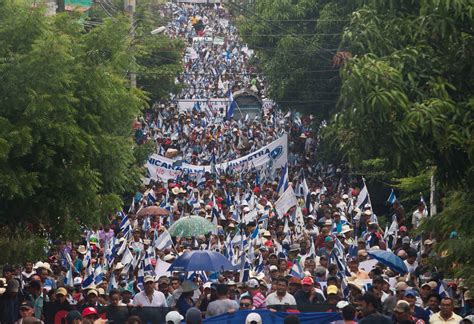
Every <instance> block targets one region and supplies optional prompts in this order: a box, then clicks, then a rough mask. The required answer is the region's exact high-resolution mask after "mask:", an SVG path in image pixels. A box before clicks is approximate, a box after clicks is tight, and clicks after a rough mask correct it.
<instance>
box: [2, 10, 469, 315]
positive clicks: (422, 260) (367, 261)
mask: <svg viewBox="0 0 474 324" xmlns="http://www.w3.org/2000/svg"><path fill="white" fill-rule="evenodd" d="M170 8H171V9H172V11H173V17H174V19H173V21H172V23H170V25H169V26H168V33H169V34H170V35H172V36H176V37H183V38H185V39H187V40H188V41H189V44H190V46H189V48H188V50H187V53H186V56H185V58H184V65H185V73H184V74H183V76H182V77H180V80H179V82H181V83H183V84H184V85H185V88H184V90H183V92H182V93H181V94H180V97H181V98H190V99H191V98H210V97H221V96H224V95H225V93H226V92H227V91H228V90H229V89H233V88H234V87H235V86H237V87H239V88H252V87H254V89H253V90H256V92H259V93H260V95H263V94H264V91H265V90H264V86H263V85H264V82H263V80H260V79H258V78H257V77H254V78H253V77H252V68H251V67H250V66H249V65H248V60H249V57H250V55H249V54H248V53H251V52H250V51H249V50H248V49H247V48H246V47H245V46H243V45H241V44H240V43H239V41H238V38H237V36H236V32H235V27H233V26H232V24H231V23H230V21H229V19H228V16H227V14H226V10H225V9H224V8H223V6H220V5H209V6H207V5H193V6H190V5H179V6H177V5H173V6H170ZM211 36H213V37H215V36H219V37H221V36H222V37H223V39H224V41H223V45H216V44H214V43H212V42H207V41H205V40H202V39H198V40H196V37H200V38H205V37H211ZM313 124H314V122H313V119H312V117H311V116H305V117H302V118H300V117H299V116H298V115H296V114H286V115H284V114H282V113H281V112H279V111H277V110H275V109H272V108H270V109H265V110H264V111H263V112H262V115H261V116H258V117H257V118H255V119H250V118H245V119H242V120H238V121H235V120H233V119H227V118H225V112H222V111H202V110H200V109H193V110H192V111H188V112H179V111H178V109H177V107H176V106H175V105H172V104H160V105H157V106H156V107H155V108H154V109H153V110H151V111H149V112H148V113H147V114H146V115H145V116H143V117H142V118H140V119H138V120H137V123H136V125H135V129H136V134H135V137H136V141H137V143H139V144H141V143H145V142H150V141H151V142H153V143H155V144H156V149H157V152H159V153H161V154H163V155H168V156H170V157H173V158H174V159H176V160H177V161H178V160H179V161H181V162H186V163H190V164H194V165H209V164H211V163H212V162H213V159H215V160H217V162H219V161H228V160H231V159H235V158H238V157H241V156H244V155H246V154H248V153H250V152H253V151H255V150H257V149H259V148H261V147H263V146H265V145H266V144H268V143H270V142H272V141H274V140H275V139H277V138H279V137H280V136H282V134H284V133H287V134H288V136H289V148H290V151H289V156H288V167H287V168H284V169H278V170H274V168H273V167H272V166H271V165H268V166H267V167H266V168H264V169H262V170H257V169H249V170H247V171H246V172H233V170H224V171H223V170H220V172H217V171H216V172H206V173H205V174H204V175H200V176H197V175H194V174H186V173H182V174H180V175H179V176H178V177H177V178H175V179H168V180H166V181H155V180H151V181H150V182H149V183H147V184H146V185H144V186H143V187H142V188H141V189H140V190H139V191H137V192H136V194H135V195H134V197H133V199H132V202H131V204H130V206H127V208H126V209H125V210H124V211H123V212H120V213H118V214H116V215H111V216H110V222H109V223H106V224H101V225H98V226H97V227H94V228H89V229H85V230H84V235H83V236H82V238H81V239H80V240H77V241H71V240H68V239H67V238H64V239H63V240H57V241H54V242H51V246H50V249H49V256H48V259H47V260H41V261H37V260H35V261H36V262H27V263H25V264H23V265H8V264H7V265H3V278H1V279H0V295H1V296H0V323H40V322H41V321H43V322H46V323H57V322H65V323H92V322H94V321H99V322H100V318H107V319H108V320H109V321H110V322H112V321H114V322H117V323H122V322H126V323H141V322H142V320H143V317H141V315H140V313H134V310H141V311H143V310H144V309H146V308H148V307H155V308H157V309H158V308H160V307H163V309H164V313H163V318H165V321H166V322H167V323H180V322H181V321H182V320H185V321H186V323H201V322H202V320H203V318H210V317H213V316H217V315H220V314H225V313H235V312H238V311H239V310H247V311H249V310H264V309H269V310H272V311H286V312H288V316H287V317H286V318H285V323H298V322H299V317H298V313H299V312H305V311H308V310H309V311H315V310H318V309H323V308H318V307H322V306H324V307H326V308H324V310H325V311H327V310H331V311H334V312H339V313H340V314H341V319H340V320H339V322H340V323H342V322H344V323H356V322H359V323H417V324H418V323H433V324H437V323H471V324H472V323H474V297H473V294H472V293H471V292H470V291H469V290H467V288H466V287H465V286H464V285H463V281H462V280H453V281H447V280H443V279H444V278H443V277H442V273H439V272H438V271H437V269H436V267H434V266H432V265H431V263H428V259H436V258H437V257H440V256H438V255H437V254H436V253H435V252H434V250H433V247H434V246H435V245H436V244H437V242H435V241H434V240H430V239H429V237H424V239H421V238H420V237H419V236H418V235H415V234H413V229H415V228H417V227H418V226H419V225H420V223H422V222H423V220H424V219H425V218H426V217H427V213H426V206H425V204H424V203H423V202H420V204H419V205H418V207H417V208H416V210H414V211H413V212H412V213H409V214H406V213H405V211H404V208H403V206H402V205H401V204H400V203H399V202H397V201H394V202H393V204H392V205H391V209H390V214H389V217H388V219H387V223H388V224H389V225H391V226H387V228H386V229H385V230H382V229H381V226H380V225H379V219H378V218H377V216H376V215H375V213H374V210H373V209H372V206H371V204H370V201H367V200H364V201H363V203H362V204H359V202H360V195H362V190H361V189H362V188H363V186H364V185H360V180H361V179H356V178H353V177H351V176H350V175H349V174H348V172H347V170H346V169H345V168H344V167H340V168H339V167H337V166H332V165H329V166H324V165H322V164H321V163H318V161H317V154H316V152H317V144H318V137H317V135H316V134H317V129H313V128H312V127H313V126H312V125H313ZM214 162H216V161H214ZM282 187H283V189H282ZM287 187H288V188H294V191H295V193H296V194H295V195H296V196H297V204H296V205H295V206H292V207H291V208H289V209H288V210H287V211H286V212H285V213H284V214H278V213H277V212H276V210H275V203H276V201H277V200H278V199H279V197H281V195H282V192H283V191H284V190H287V189H286V188H287ZM150 206H160V207H161V208H162V209H165V210H167V211H168V213H167V214H166V215H153V214H146V213H143V212H141V211H142V210H144V209H145V208H146V207H150ZM189 215H198V216H200V217H202V218H204V219H208V221H209V222H210V223H213V224H215V225H216V228H215V230H213V231H211V232H209V233H207V234H204V235H199V236H195V237H179V236H178V237H171V236H170V235H169V233H168V231H167V229H168V228H169V227H170V225H172V224H173V223H174V222H176V221H178V220H179V219H180V218H183V217H187V216H189ZM392 226H393V228H392ZM183 236H186V235H183ZM192 250H210V251H218V252H220V253H221V254H223V255H225V256H226V258H228V259H229V260H230V261H231V262H232V263H233V264H234V265H235V266H236V270H235V271H221V272H193V273H186V272H167V268H168V265H169V264H172V263H173V261H174V260H176V259H177V258H178V257H179V256H181V255H183V253H187V252H188V251H192ZM382 250H389V251H391V252H393V254H394V256H396V258H399V259H400V262H402V263H403V264H404V266H405V267H406V269H407V271H406V273H404V272H402V271H400V270H399V269H398V268H397V267H394V266H390V265H388V264H387V263H386V262H376V260H375V259H373V255H374V254H373V252H374V251H382ZM150 309H151V308H150ZM245 322H246V323H253V324H255V323H262V317H261V316H260V315H259V313H254V312H250V313H249V314H248V316H247V317H246V318H245Z"/></svg>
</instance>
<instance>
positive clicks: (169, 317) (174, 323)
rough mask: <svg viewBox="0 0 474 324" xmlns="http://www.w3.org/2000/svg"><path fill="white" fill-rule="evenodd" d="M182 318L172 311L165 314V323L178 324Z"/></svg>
mask: <svg viewBox="0 0 474 324" xmlns="http://www.w3.org/2000/svg"><path fill="white" fill-rule="evenodd" d="M183 319H184V317H183V316H182V315H181V314H180V313H178V312H177V311H172V312H169V313H168V314H166V318H165V321H166V324H179V323H181V321H182V320H183Z"/></svg>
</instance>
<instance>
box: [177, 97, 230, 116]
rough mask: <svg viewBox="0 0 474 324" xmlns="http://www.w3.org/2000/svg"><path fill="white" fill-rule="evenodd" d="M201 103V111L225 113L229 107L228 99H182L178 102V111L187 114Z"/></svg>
mask: <svg viewBox="0 0 474 324" xmlns="http://www.w3.org/2000/svg"><path fill="white" fill-rule="evenodd" d="M198 102H199V108H200V109H201V111H206V110H208V111H211V112H215V111H219V110H220V109H222V110H223V111H224V112H226V111H227V107H228V106H229V99H228V98H213V99H181V100H178V111H179V112H184V113H185V112H187V111H192V110H193V108H194V107H195V105H197V103H198Z"/></svg>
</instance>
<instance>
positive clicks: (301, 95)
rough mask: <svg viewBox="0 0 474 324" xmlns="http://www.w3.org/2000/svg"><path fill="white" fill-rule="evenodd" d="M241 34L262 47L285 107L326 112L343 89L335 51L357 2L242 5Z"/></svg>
mask: <svg viewBox="0 0 474 324" xmlns="http://www.w3.org/2000/svg"><path fill="white" fill-rule="evenodd" d="M229 5H230V6H231V8H236V9H238V10H236V12H238V13H239V14H240V15H241V16H240V18H239V21H238V22H239V27H240V28H239V29H240V33H241V35H242V38H243V40H244V41H245V42H247V43H248V44H249V46H250V47H251V48H252V49H254V50H255V51H256V53H257V56H258V59H259V60H260V63H261V64H260V65H259V66H260V67H261V69H262V72H263V73H264V75H265V77H266V78H267V79H268V81H269V85H270V88H269V89H270V97H271V98H272V99H274V100H276V101H277V102H278V103H279V104H280V105H281V106H282V107H285V108H296V109H298V110H302V111H310V112H311V113H313V114H315V115H317V116H319V119H321V118H324V117H327V116H328V113H329V112H331V111H333V110H334V107H335V104H336V101H337V97H338V95H339V88H340V78H339V73H338V72H339V69H338V63H337V62H335V61H334V60H333V59H334V55H335V53H336V51H337V49H338V47H339V43H340V41H341V33H342V30H343V28H344V26H345V25H346V24H347V23H348V22H349V20H348V19H349V14H350V12H352V10H353V9H354V8H355V7H354V6H353V5H352V4H350V3H348V2H347V1H324V0H323V1H320V0H318V1H308V0H298V1H287V0H277V1H274V0H263V1H255V2H253V3H252V4H251V5H248V6H242V5H238V4H236V3H235V2H230V4H229Z"/></svg>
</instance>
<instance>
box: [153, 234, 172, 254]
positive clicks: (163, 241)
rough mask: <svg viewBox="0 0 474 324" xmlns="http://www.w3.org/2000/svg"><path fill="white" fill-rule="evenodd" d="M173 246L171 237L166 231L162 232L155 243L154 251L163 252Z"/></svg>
mask: <svg viewBox="0 0 474 324" xmlns="http://www.w3.org/2000/svg"><path fill="white" fill-rule="evenodd" d="M171 246H173V240H172V239H171V235H170V233H169V232H168V231H167V230H164V231H163V233H161V235H160V236H158V239H157V240H156V241H155V249H158V250H164V249H166V248H167V247H171Z"/></svg>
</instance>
